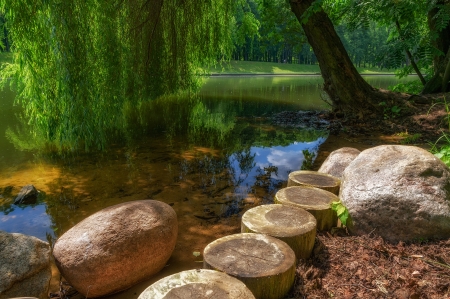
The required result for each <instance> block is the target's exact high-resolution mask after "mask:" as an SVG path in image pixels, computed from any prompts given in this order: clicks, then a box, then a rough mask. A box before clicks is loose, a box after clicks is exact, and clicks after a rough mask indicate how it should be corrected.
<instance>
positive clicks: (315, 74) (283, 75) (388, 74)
mask: <svg viewBox="0 0 450 299" xmlns="http://www.w3.org/2000/svg"><path fill="white" fill-rule="evenodd" d="M360 75H361V76H395V74H392V73H385V74H383V73H376V74H360ZM204 76H206V77H207V76H209V77H256V76H265V77H294V76H299V77H300V76H310V77H313V76H316V77H319V76H322V75H321V74H317V73H311V74H295V73H293V74H289V73H287V74H270V73H267V74H251V73H249V74H219V73H213V74H210V75H204ZM409 76H417V75H416V74H410V75H409Z"/></svg>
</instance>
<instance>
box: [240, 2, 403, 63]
mask: <svg viewBox="0 0 450 299" xmlns="http://www.w3.org/2000/svg"><path fill="white" fill-rule="evenodd" d="M235 20H236V23H235V24H236V25H235V26H234V27H233V33H234V34H233V42H234V45H235V50H234V51H233V56H232V58H233V59H235V60H251V61H267V62H284V63H301V64H316V63H317V59H316V57H315V55H314V52H313V50H312V48H311V46H310V45H309V44H308V41H307V39H306V36H305V33H304V32H303V29H302V28H301V25H300V23H299V22H298V21H297V19H296V18H295V15H294V14H292V11H291V9H290V7H289V6H288V5H287V4H286V1H284V0H274V1H263V0H239V1H237V5H236V12H235ZM337 32H338V34H339V36H340V37H341V39H342V41H343V43H344V46H345V48H346V49H347V51H348V53H349V55H350V57H351V59H352V61H353V62H354V63H355V64H357V65H358V66H371V67H379V68H388V67H391V66H392V64H390V63H389V59H390V57H389V56H388V55H387V54H386V53H387V46H386V41H387V40H388V37H389V34H390V29H389V28H386V27H385V26H378V25H377V24H376V23H375V22H370V23H369V24H368V26H367V27H361V28H356V27H355V26H352V27H350V26H348V24H347V23H343V24H340V25H338V26H337ZM405 63H407V58H406V56H405V57H403V60H402V61H401V63H400V64H399V65H402V64H405ZM395 67H398V65H396V66H395Z"/></svg>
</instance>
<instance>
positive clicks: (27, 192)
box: [14, 185, 39, 205]
mask: <svg viewBox="0 0 450 299" xmlns="http://www.w3.org/2000/svg"><path fill="white" fill-rule="evenodd" d="M38 194H39V192H38V191H37V190H36V188H35V187H34V186H33V185H26V186H24V187H23V188H22V190H20V192H19V195H17V197H16V199H15V200H14V204H15V205H19V204H34V203H36V200H37V197H38Z"/></svg>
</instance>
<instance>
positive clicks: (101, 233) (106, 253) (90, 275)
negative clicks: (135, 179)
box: [53, 200, 178, 298]
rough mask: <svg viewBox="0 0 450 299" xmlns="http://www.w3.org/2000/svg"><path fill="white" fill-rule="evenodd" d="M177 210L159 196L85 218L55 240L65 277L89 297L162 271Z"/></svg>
mask: <svg viewBox="0 0 450 299" xmlns="http://www.w3.org/2000/svg"><path fill="white" fill-rule="evenodd" d="M177 233H178V223H177V215H176V213H175V211H174V210H173V209H172V207H170V206H169V205H168V204H165V203H163V202H160V201H156V200H139V201H131V202H126V203H122V204H118V205H115V206H111V207H108V208H106V209H103V210H101V211H99V212H97V213H95V214H93V215H91V216H89V217H88V218H86V219H84V220H83V221H81V222H80V223H78V224H77V225H75V226H74V227H73V228H71V229H70V230H68V231H67V232H66V233H65V234H63V235H62V236H61V237H60V238H59V239H58V241H56V243H55V247H54V250H53V255H54V257H55V261H56V265H57V266H58V268H59V270H60V272H61V274H62V275H63V277H64V278H65V279H66V280H67V281H68V282H69V283H70V284H71V285H72V286H73V287H74V288H75V289H76V290H77V291H79V292H80V293H81V294H83V295H84V296H86V297H89V298H92V297H100V296H104V295H107V294H112V293H116V292H119V291H122V290H125V289H127V288H129V287H131V286H132V285H134V284H136V283H138V282H140V281H142V280H144V279H146V278H148V277H150V276H152V275H153V274H155V273H157V272H159V271H160V270H161V269H162V268H163V267H164V266H165V265H166V262H167V260H168V259H169V258H170V256H171V254H172V252H173V250H174V248H175V243H176V239H177Z"/></svg>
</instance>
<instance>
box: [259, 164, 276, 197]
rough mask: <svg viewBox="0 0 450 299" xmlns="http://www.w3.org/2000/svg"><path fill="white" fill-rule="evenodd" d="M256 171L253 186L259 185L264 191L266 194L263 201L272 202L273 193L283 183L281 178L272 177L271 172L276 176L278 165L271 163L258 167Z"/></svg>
mask: <svg viewBox="0 0 450 299" xmlns="http://www.w3.org/2000/svg"><path fill="white" fill-rule="evenodd" d="M257 172H258V174H257V175H256V182H255V186H258V187H261V188H263V189H264V190H265V191H266V193H267V195H268V196H266V197H264V201H265V202H267V203H269V202H273V196H272V195H273V193H274V192H275V191H277V190H278V189H280V188H281V187H282V185H283V181H282V180H278V179H274V178H273V177H272V174H274V176H275V177H277V176H278V167H276V166H273V165H271V166H267V167H264V168H262V169H261V168H258V169H257Z"/></svg>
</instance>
